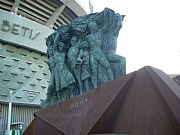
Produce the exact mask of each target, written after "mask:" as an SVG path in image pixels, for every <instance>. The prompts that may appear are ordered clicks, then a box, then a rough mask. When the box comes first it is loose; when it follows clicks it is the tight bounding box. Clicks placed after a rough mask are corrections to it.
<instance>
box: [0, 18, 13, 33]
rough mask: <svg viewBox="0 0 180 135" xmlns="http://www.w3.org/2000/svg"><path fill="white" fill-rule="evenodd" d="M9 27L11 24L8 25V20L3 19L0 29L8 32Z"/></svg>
mask: <svg viewBox="0 0 180 135" xmlns="http://www.w3.org/2000/svg"><path fill="white" fill-rule="evenodd" d="M10 29H11V25H10V23H9V21H7V20H3V24H2V29H1V30H2V31H4V32H9V31H10Z"/></svg>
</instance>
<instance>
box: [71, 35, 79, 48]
mask: <svg viewBox="0 0 180 135" xmlns="http://www.w3.org/2000/svg"><path fill="white" fill-rule="evenodd" d="M77 42H78V37H76V36H74V37H72V38H71V45H72V46H75V45H76V44H77Z"/></svg>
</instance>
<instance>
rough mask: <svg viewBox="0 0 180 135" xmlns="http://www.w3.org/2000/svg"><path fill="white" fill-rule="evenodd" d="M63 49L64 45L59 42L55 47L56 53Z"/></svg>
mask: <svg viewBox="0 0 180 135" xmlns="http://www.w3.org/2000/svg"><path fill="white" fill-rule="evenodd" d="M63 47H64V43H62V42H60V43H59V44H58V46H57V49H58V51H60V52H62V51H63Z"/></svg>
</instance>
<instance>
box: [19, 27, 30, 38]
mask: <svg viewBox="0 0 180 135" xmlns="http://www.w3.org/2000/svg"><path fill="white" fill-rule="evenodd" d="M21 28H22V30H23V36H24V37H25V35H26V31H28V30H30V29H29V28H28V27H25V26H22V27H21Z"/></svg>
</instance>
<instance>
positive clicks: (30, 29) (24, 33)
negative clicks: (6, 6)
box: [0, 10, 53, 53]
mask: <svg viewBox="0 0 180 135" xmlns="http://www.w3.org/2000/svg"><path fill="white" fill-rule="evenodd" d="M0 16H1V17H0V40H2V41H5V42H9V43H12V44H15V45H17V46H23V47H27V48H30V49H33V50H36V51H39V52H42V53H46V50H47V47H46V38H47V37H48V36H49V35H50V34H51V33H53V30H52V29H50V28H48V27H46V26H44V25H41V24H39V23H36V22H34V21H31V20H29V19H27V18H24V17H20V16H18V15H15V14H11V13H9V12H6V11H3V10H0Z"/></svg>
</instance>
